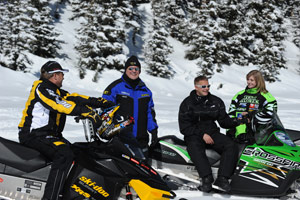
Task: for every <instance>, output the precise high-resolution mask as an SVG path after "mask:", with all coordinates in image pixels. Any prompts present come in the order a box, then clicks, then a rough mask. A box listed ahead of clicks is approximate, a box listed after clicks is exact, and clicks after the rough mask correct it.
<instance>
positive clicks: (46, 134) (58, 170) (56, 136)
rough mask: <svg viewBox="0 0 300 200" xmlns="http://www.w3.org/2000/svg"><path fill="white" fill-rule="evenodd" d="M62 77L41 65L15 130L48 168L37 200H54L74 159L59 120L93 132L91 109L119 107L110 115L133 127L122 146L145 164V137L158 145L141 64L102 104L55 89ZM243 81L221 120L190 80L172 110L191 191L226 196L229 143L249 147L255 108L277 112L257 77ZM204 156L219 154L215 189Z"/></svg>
mask: <svg viewBox="0 0 300 200" xmlns="http://www.w3.org/2000/svg"><path fill="white" fill-rule="evenodd" d="M66 72H68V70H67V69H63V68H62V66H61V65H60V64H59V63H58V62H56V61H48V62H46V63H45V64H44V65H43V66H42V67H41V71H40V79H39V80H36V81H35V82H34V83H33V85H32V89H31V91H30V95H29V97H28V100H27V102H26V105H25V109H24V110H23V116H22V119H21V122H20V123H19V126H18V128H19V141H20V143H22V144H24V145H25V146H28V147H31V148H34V149H36V150H38V151H39V152H41V153H42V154H43V155H44V156H46V157H47V158H48V159H49V160H51V161H52V165H51V170H50V174H49V178H48V180H47V184H46V187H45V192H44V196H43V198H42V200H48V199H50V200H57V199H62V196H61V192H62V186H63V183H64V181H65V178H66V175H67V173H68V171H69V169H70V167H71V165H72V162H73V159H74V154H73V152H72V150H71V148H70V142H69V141H68V140H66V139H65V138H64V137H63V136H62V131H63V129H64V126H65V121H66V115H71V116H82V117H84V118H87V119H89V120H90V121H91V122H92V124H93V126H94V129H95V130H97V128H98V127H100V126H101V124H102V120H101V119H100V117H99V115H98V113H97V112H96V111H95V108H101V109H106V108H110V107H112V106H114V105H119V106H120V108H119V110H118V114H119V115H121V116H132V117H133V118H134V119H135V122H136V123H135V124H134V125H133V126H132V127H131V128H130V129H126V131H123V132H122V133H121V134H119V135H118V137H120V139H121V140H122V141H123V142H124V143H130V144H132V145H136V146H137V147H138V148H140V149H141V150H142V152H143V154H144V155H145V157H146V158H147V155H148V147H149V145H148V144H149V134H148V132H149V133H150V134H151V143H154V142H155V141H156V140H157V137H158V136H157V134H158V131H157V130H158V125H157V123H156V119H155V110H154V103H153V98H152V92H151V90H150V89H149V88H148V87H147V86H146V85H145V83H144V82H143V81H142V80H141V79H140V77H139V76H140V73H141V64H140V62H139V60H138V58H137V57H136V56H134V55H133V56H131V57H129V58H128V60H127V61H126V62H125V71H124V74H123V75H122V77H121V78H120V79H117V80H115V81H113V82H112V83H111V84H110V85H109V86H108V87H107V88H106V89H105V90H104V92H103V96H102V97H89V96H85V95H80V94H77V93H72V94H70V93H69V92H67V91H65V90H63V89H61V87H62V82H63V80H64V73H66ZM246 79H247V87H246V89H245V90H242V91H240V92H238V93H237V94H236V95H235V96H234V97H233V99H232V102H231V105H230V109H229V114H227V113H226V110H225V104H224V102H223V101H222V100H221V99H220V98H219V97H217V96H215V95H212V94H211V93H210V92H209V90H210V85H209V81H208V78H207V77H205V76H198V77H196V78H195V79H194V87H195V89H194V90H193V91H191V93H190V95H189V96H188V97H186V98H185V99H184V100H183V102H182V103H181V105H180V108H179V114H178V122H179V129H180V132H181V133H182V134H183V135H184V141H185V142H186V145H187V151H188V153H189V155H190V157H191V159H192V161H193V163H194V164H195V167H196V169H197V171H198V173H199V176H200V177H201V178H202V184H201V185H200V186H199V188H198V189H199V190H201V191H203V192H210V191H211V190H212V184H214V185H215V186H217V187H219V188H220V189H221V190H223V191H226V192H229V191H230V189H231V188H230V184H229V178H230V177H231V175H232V173H233V171H234V168H235V166H236V163H237V159H238V147H237V144H236V142H249V141H250V140H251V139H252V137H251V136H252V135H251V134H250V133H249V131H248V130H247V126H248V124H249V118H250V117H249V116H250V115H251V113H254V112H253V111H258V110H261V109H262V108H264V109H263V110H264V111H263V112H266V113H268V112H273V111H276V110H277V102H276V100H275V98H274V97H273V96H272V95H271V94H270V93H269V92H268V91H267V90H266V86H265V82H264V79H263V76H262V74H261V73H260V72H259V71H257V70H252V71H250V72H249V73H248V74H247V76H246ZM215 121H218V123H219V125H220V126H221V127H222V128H226V129H227V130H228V131H227V133H226V135H225V134H222V133H220V128H219V127H218V126H217V124H216V122H215ZM206 148H212V149H214V150H215V151H217V152H218V153H219V154H221V163H220V168H219V170H218V177H217V179H216V180H215V181H214V178H213V176H212V171H211V166H210V164H209V162H208V159H207V157H206V154H205V149H206ZM54 177H55V178H54Z"/></svg>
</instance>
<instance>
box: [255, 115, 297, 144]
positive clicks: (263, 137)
mask: <svg viewBox="0 0 300 200" xmlns="http://www.w3.org/2000/svg"><path fill="white" fill-rule="evenodd" d="M255 126H256V132H255V140H256V143H257V144H259V145H266V146H282V145H283V144H287V145H289V146H295V144H294V142H293V141H292V140H291V139H290V137H289V136H288V134H287V133H286V130H285V129H284V127H283V125H282V123H281V121H280V119H279V117H278V115H277V113H276V112H274V113H273V115H272V116H270V117H269V119H268V120H267V118H264V120H263V121H259V120H258V121H257V122H256V125H255ZM273 133H274V135H275V136H276V138H275V137H274V136H273ZM278 140H279V141H278Z"/></svg>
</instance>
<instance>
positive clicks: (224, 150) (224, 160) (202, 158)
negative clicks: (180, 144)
mask: <svg viewBox="0 0 300 200" xmlns="http://www.w3.org/2000/svg"><path fill="white" fill-rule="evenodd" d="M211 137H212V139H213V140H214V144H213V145H208V144H206V143H205V142H204V140H203V137H202V136H198V135H192V136H188V137H185V138H184V140H185V142H186V144H187V151H188V153H189V155H190V157H191V160H192V161H193V163H194V165H195V167H196V169H197V171H198V173H199V176H200V177H201V178H202V177H205V176H207V175H209V174H212V170H211V166H210V164H209V161H208V158H207V156H206V153H205V149H209V148H211V149H214V150H215V151H216V152H218V153H219V154H220V155H221V162H220V167H219V170H218V175H219V176H225V177H227V178H230V176H231V175H232V174H233V172H234V169H235V167H236V164H237V159H238V147H237V146H236V144H235V143H234V142H233V141H232V140H231V139H230V138H229V137H227V136H226V135H223V134H220V133H216V134H213V135H211Z"/></svg>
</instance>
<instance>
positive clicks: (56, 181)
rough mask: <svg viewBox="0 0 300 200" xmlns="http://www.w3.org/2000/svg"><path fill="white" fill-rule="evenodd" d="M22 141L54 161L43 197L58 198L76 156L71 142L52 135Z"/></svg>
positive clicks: (53, 199) (55, 199)
mask: <svg viewBox="0 0 300 200" xmlns="http://www.w3.org/2000/svg"><path fill="white" fill-rule="evenodd" d="M20 142H21V143H23V144H24V145H26V146H28V147H31V148H34V149H36V150H38V151H39V152H41V153H42V154H43V155H44V156H46V157H47V158H48V159H49V160H51V161H52V165H51V170H50V174H49V177H48V180H47V184H46V187H45V192H44V196H43V198H47V199H51V200H57V199H58V198H59V194H61V192H62V189H63V186H64V181H65V178H66V176H67V174H68V171H69V169H70V167H71V164H72V162H73V158H74V155H73V152H72V150H71V148H70V145H69V142H68V141H67V140H65V139H64V138H58V137H52V136H38V137H33V138H31V139H30V140H25V141H20Z"/></svg>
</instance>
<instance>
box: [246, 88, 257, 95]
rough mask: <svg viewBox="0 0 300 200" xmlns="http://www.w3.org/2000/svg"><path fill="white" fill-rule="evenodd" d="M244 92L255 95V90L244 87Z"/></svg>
mask: <svg viewBox="0 0 300 200" xmlns="http://www.w3.org/2000/svg"><path fill="white" fill-rule="evenodd" d="M246 92H247V93H249V94H256V93H257V88H248V86H247V87H246Z"/></svg>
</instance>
